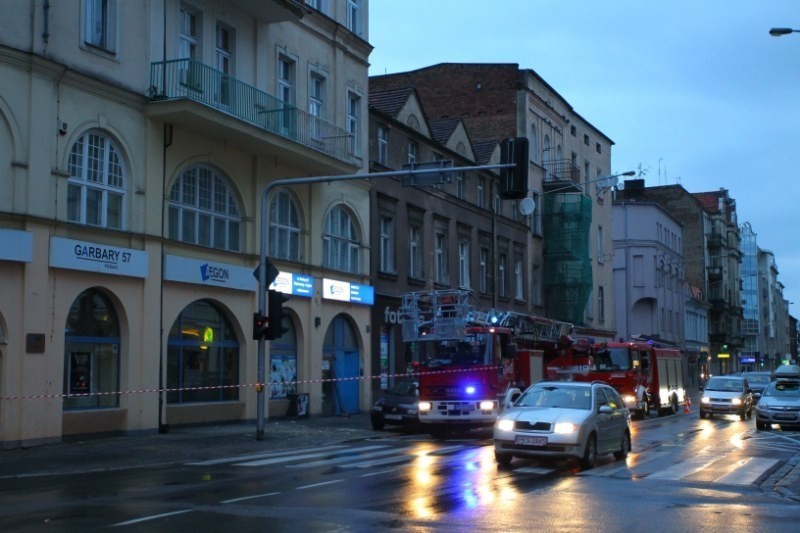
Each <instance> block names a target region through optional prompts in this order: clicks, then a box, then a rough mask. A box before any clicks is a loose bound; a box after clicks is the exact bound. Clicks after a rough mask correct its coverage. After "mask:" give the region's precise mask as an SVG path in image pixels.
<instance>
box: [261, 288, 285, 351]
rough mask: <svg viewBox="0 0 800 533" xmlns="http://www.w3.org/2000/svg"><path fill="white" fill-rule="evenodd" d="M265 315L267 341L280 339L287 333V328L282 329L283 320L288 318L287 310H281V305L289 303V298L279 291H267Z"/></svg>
mask: <svg viewBox="0 0 800 533" xmlns="http://www.w3.org/2000/svg"><path fill="white" fill-rule="evenodd" d="M267 298H268V300H269V301H268V303H267V308H268V309H269V312H268V313H267V316H268V317H269V318H268V322H269V324H268V326H267V332H266V335H267V337H266V338H267V340H271V341H274V340H275V339H280V338H281V337H283V334H284V333H286V332H287V331H289V328H285V327H283V319H284V318H285V317H288V316H289V310H288V309H284V308H283V304H284V303H285V302H287V301H289V297H288V296H287V295H285V294H284V293H282V292H280V291H276V290H273V289H269V290H268V291H267Z"/></svg>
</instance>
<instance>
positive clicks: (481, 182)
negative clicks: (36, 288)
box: [478, 177, 486, 209]
mask: <svg viewBox="0 0 800 533" xmlns="http://www.w3.org/2000/svg"><path fill="white" fill-rule="evenodd" d="M478 207H480V208H481V209H486V178H484V177H480V178H478Z"/></svg>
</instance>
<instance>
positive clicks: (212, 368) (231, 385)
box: [167, 300, 239, 404]
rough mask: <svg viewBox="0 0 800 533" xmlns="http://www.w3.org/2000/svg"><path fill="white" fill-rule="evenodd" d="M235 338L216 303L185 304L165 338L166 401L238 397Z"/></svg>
mask: <svg viewBox="0 0 800 533" xmlns="http://www.w3.org/2000/svg"><path fill="white" fill-rule="evenodd" d="M238 385H239V341H238V340H237V338H236V335H235V334H234V331H233V328H232V327H231V323H230V321H229V320H228V318H227V317H226V316H225V315H224V314H223V313H222V311H220V309H219V308H218V307H217V305H216V304H214V303H212V302H211V301H209V300H197V301H196V302H192V303H191V304H189V305H187V306H186V307H185V308H184V309H183V311H182V312H181V314H180V315H179V316H178V318H177V319H176V320H175V323H174V324H173V325H172V329H171V330H170V332H169V339H168V341H167V388H168V389H169V392H168V393H167V403H169V404H180V403H192V402H224V401H234V400H238V399H239V387H238Z"/></svg>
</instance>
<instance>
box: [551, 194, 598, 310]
mask: <svg viewBox="0 0 800 533" xmlns="http://www.w3.org/2000/svg"><path fill="white" fill-rule="evenodd" d="M591 223H592V201H591V199H590V198H589V197H588V196H584V195H583V194H582V193H561V194H552V195H547V196H545V197H544V235H545V244H544V264H545V268H544V284H545V303H546V306H547V316H549V317H551V318H554V319H556V320H563V321H565V322H571V323H574V324H582V323H583V312H584V309H585V308H586V304H587V302H588V299H589V295H590V294H591V291H592V264H591V261H590V256H589V232H590V229H591Z"/></svg>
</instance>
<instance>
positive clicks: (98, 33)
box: [83, 0, 116, 52]
mask: <svg viewBox="0 0 800 533" xmlns="http://www.w3.org/2000/svg"><path fill="white" fill-rule="evenodd" d="M83 40H84V42H85V43H86V44H88V45H91V46H95V47H97V48H102V49H103V50H105V51H107V52H114V51H116V1H115V0H85V1H84V37H83Z"/></svg>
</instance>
